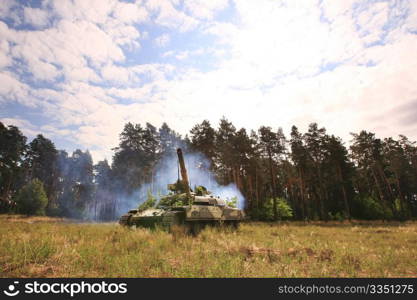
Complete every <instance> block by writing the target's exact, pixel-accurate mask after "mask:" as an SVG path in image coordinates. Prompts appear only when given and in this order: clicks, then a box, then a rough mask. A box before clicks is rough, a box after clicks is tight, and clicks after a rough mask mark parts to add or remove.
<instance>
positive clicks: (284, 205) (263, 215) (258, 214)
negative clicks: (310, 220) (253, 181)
mask: <svg viewBox="0 0 417 300" xmlns="http://www.w3.org/2000/svg"><path fill="white" fill-rule="evenodd" d="M277 215H278V219H279V220H283V219H290V218H291V217H292V216H293V210H292V208H291V206H290V205H289V204H288V202H287V200H285V199H283V198H277ZM253 217H254V218H255V219H259V220H265V221H273V220H274V200H273V198H269V199H267V200H266V201H265V203H264V205H263V206H262V207H261V208H259V209H258V210H256V211H255V212H254V214H253Z"/></svg>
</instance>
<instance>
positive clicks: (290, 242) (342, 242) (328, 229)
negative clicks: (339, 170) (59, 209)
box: [0, 215, 417, 277]
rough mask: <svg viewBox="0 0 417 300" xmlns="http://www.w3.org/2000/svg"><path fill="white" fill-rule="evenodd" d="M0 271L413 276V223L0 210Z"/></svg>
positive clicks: (416, 243)
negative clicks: (87, 218) (211, 220)
mask: <svg viewBox="0 0 417 300" xmlns="http://www.w3.org/2000/svg"><path fill="white" fill-rule="evenodd" d="M0 237H1V240H0V276H1V277H417V222H408V223H382V222H378V223H359V222H354V223H351V224H349V223H327V224H325V223H309V224H304V223H285V224H284V223H281V224H267V223H245V224H242V225H241V227H240V229H239V230H238V231H237V232H233V231H228V230H225V229H222V230H220V229H216V228H208V229H206V230H204V231H203V232H202V233H201V234H200V235H199V236H198V237H190V236H184V235H183V234H182V233H181V232H180V231H178V232H176V233H174V234H168V233H166V232H163V231H160V230H155V231H149V230H147V229H128V228H122V227H120V226H119V225H118V224H116V223H98V224H93V223H75V222H71V221H67V220H63V219H53V218H47V217H30V218H26V217H23V216H11V215H0Z"/></svg>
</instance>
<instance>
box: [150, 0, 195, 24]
mask: <svg viewBox="0 0 417 300" xmlns="http://www.w3.org/2000/svg"><path fill="white" fill-rule="evenodd" d="M176 4H178V3H176V1H169V0H166V1H159V0H148V1H147V2H146V7H147V8H148V10H149V11H150V12H151V13H152V14H154V15H155V18H154V22H155V23H156V24H158V25H162V26H166V27H169V28H174V29H178V30H180V31H182V32H184V31H188V30H191V29H193V28H195V27H196V26H197V25H198V21H197V20H196V19H195V18H193V17H191V16H189V15H187V14H185V13H184V12H182V11H180V10H178V9H176V7H175V5H176Z"/></svg>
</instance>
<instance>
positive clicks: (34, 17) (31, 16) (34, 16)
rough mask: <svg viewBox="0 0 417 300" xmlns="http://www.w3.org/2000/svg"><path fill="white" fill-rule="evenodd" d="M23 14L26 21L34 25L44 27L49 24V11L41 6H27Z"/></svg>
mask: <svg viewBox="0 0 417 300" xmlns="http://www.w3.org/2000/svg"><path fill="white" fill-rule="evenodd" d="M23 15H24V22H25V23H28V24H31V25H33V26H34V27H44V26H46V25H47V24H48V13H47V12H46V11H45V10H42V9H40V8H32V7H25V8H24V9H23Z"/></svg>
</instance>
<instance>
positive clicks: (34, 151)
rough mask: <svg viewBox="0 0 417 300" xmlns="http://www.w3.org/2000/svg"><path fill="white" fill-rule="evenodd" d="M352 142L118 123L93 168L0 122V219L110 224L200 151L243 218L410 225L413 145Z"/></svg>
mask: <svg viewBox="0 0 417 300" xmlns="http://www.w3.org/2000/svg"><path fill="white" fill-rule="evenodd" d="M351 138H352V139H351V141H348V142H349V146H346V144H345V142H344V141H342V140H341V139H340V138H339V137H336V136H334V135H332V134H329V133H328V132H327V130H326V129H325V128H323V127H320V126H319V125H318V124H316V123H311V124H310V125H309V127H308V130H307V132H305V133H303V132H300V131H299V129H298V128H297V127H296V126H292V128H291V133H290V136H285V134H284V133H283V130H282V129H281V128H278V129H277V130H275V129H272V128H271V127H268V126H261V127H260V128H259V129H258V130H257V131H255V130H251V131H250V132H248V131H247V130H246V129H245V128H241V129H237V128H236V127H235V126H234V125H233V124H232V122H230V121H228V120H227V119H226V118H222V119H221V120H220V122H219V124H218V126H217V128H215V127H213V126H212V124H210V122H209V121H207V120H204V121H203V122H201V123H199V124H196V125H195V126H194V127H192V128H191V130H190V132H189V133H188V134H187V135H186V136H185V137H182V136H181V135H180V134H178V133H177V132H175V131H174V130H172V129H171V128H170V127H169V126H168V125H167V124H166V123H163V124H162V126H161V127H160V128H157V127H155V126H153V125H152V124H149V123H146V124H145V125H141V124H133V123H127V124H125V126H124V129H123V131H122V132H121V133H120V136H119V145H118V146H117V147H116V148H113V149H112V151H113V157H112V161H111V163H109V162H108V161H107V160H103V161H99V162H97V163H96V164H94V163H93V159H92V157H91V154H90V153H89V151H88V150H87V151H82V150H80V149H77V150H75V151H74V152H73V153H72V154H69V153H67V152H66V151H64V150H59V149H57V148H56V147H55V145H54V143H53V141H51V140H50V139H48V138H47V137H44V136H43V135H40V134H39V135H37V137H36V138H34V139H33V140H32V141H30V142H29V141H28V139H27V138H26V137H25V136H24V135H23V133H22V132H21V131H20V130H19V128H18V127H16V126H12V125H10V126H6V125H4V124H2V123H1V122H0V212H1V213H19V214H26V215H47V216H60V217H68V218H74V219H83V220H93V221H112V220H117V219H118V218H119V217H120V202H121V201H123V200H122V199H123V198H125V197H137V196H136V195H137V191H138V189H140V188H141V187H143V186H146V185H149V183H151V182H153V181H154V180H155V172H154V170H155V166H156V165H157V164H158V162H159V161H161V160H162V159H163V158H164V157H167V156H170V155H173V154H174V153H175V151H176V148H177V147H181V148H183V149H184V152H185V153H186V154H187V153H200V154H203V155H201V157H205V158H204V161H208V162H209V163H203V162H202V164H200V166H199V167H200V168H203V169H206V170H207V171H209V172H211V173H212V174H214V177H215V178H214V179H215V180H216V181H217V182H218V183H219V184H220V185H230V184H234V185H235V186H236V188H237V189H238V190H239V192H240V193H241V194H242V195H243V196H244V198H245V205H244V210H245V212H246V214H247V215H248V216H249V217H250V218H251V219H252V220H261V221H273V220H282V219H293V220H323V221H330V220H340V221H342V220H347V219H349V220H351V219H360V220H409V219H415V218H416V217H417V145H416V143H415V142H414V141H410V140H409V139H408V138H407V137H405V136H403V135H399V137H398V139H394V138H392V137H389V138H384V139H379V138H377V137H376V136H375V134H374V133H372V132H368V131H365V130H363V131H361V132H359V133H352V134H351ZM168 183H170V182H167V184H168ZM160 192H163V191H155V190H150V191H149V193H148V197H149V196H151V197H153V196H152V194H155V195H156V194H157V193H160ZM143 200H145V199H139V198H137V203H138V204H139V203H140V201H143ZM283 212H286V213H283Z"/></svg>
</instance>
